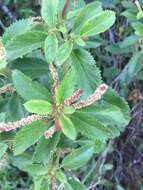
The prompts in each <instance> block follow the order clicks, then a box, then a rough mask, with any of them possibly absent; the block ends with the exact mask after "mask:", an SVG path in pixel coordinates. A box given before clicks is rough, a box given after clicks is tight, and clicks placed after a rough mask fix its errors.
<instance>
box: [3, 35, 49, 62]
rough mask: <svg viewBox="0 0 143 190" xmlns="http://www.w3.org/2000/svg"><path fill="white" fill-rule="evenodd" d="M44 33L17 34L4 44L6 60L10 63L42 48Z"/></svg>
mask: <svg viewBox="0 0 143 190" xmlns="http://www.w3.org/2000/svg"><path fill="white" fill-rule="evenodd" d="M45 38H46V33H44V32H40V31H29V32H26V33H23V34H19V35H17V36H15V37H14V38H12V39H11V40H10V41H8V42H7V43H6V46H5V47H6V52H7V59H8V60H10V61H12V60H14V59H16V58H19V57H22V56H24V55H26V54H27V53H30V52H31V51H33V50H36V49H38V48H41V47H43V45H44V40H45Z"/></svg>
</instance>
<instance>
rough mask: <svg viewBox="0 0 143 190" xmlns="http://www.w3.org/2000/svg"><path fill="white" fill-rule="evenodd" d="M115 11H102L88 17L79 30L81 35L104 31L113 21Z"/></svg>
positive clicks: (91, 34)
mask: <svg viewBox="0 0 143 190" xmlns="http://www.w3.org/2000/svg"><path fill="white" fill-rule="evenodd" d="M115 19H116V17H115V13H114V12H113V11H109V10H106V11H102V12H101V13H100V14H98V15H97V16H94V17H92V18H91V19H89V20H88V21H87V22H86V23H85V24H84V25H83V26H82V27H81V30H80V34H81V36H93V35H97V34H100V33H103V32H105V31H106V30H107V29H109V28H110V27H111V26H112V25H113V24H114V22H115Z"/></svg>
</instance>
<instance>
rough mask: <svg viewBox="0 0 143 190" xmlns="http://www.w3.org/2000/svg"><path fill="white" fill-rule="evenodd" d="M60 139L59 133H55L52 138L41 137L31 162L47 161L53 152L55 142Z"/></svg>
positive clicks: (55, 145)
mask: <svg viewBox="0 0 143 190" xmlns="http://www.w3.org/2000/svg"><path fill="white" fill-rule="evenodd" d="M59 140H60V133H55V134H54V135H53V137H52V138H49V139H45V138H44V137H43V138H41V140H40V142H39V144H38V145H37V146H36V149H35V152H34V155H33V158H32V160H33V162H35V163H47V162H48V161H49V160H50V159H51V157H52V155H53V154H54V152H55V150H56V147H57V144H58V142H59Z"/></svg>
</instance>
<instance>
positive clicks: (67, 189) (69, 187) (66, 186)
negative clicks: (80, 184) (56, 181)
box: [64, 183, 74, 190]
mask: <svg viewBox="0 0 143 190" xmlns="http://www.w3.org/2000/svg"><path fill="white" fill-rule="evenodd" d="M64 189H65V190H74V189H73V188H72V186H71V185H70V184H69V183H65V184H64Z"/></svg>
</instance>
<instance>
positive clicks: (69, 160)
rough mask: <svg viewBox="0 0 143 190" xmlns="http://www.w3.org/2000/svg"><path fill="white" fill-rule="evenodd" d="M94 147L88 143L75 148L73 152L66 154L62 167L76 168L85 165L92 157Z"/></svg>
mask: <svg viewBox="0 0 143 190" xmlns="http://www.w3.org/2000/svg"><path fill="white" fill-rule="evenodd" d="M93 153H94V147H93V146H91V145H86V146H83V147H81V148H78V149H75V150H74V151H73V152H72V153H71V154H69V155H68V156H66V157H65V158H64V160H63V162H62V167H64V168H68V169H73V170H76V169H78V168H80V167H82V166H84V165H85V164H86V163H87V162H88V161H89V160H90V159H91V157H92V155H93Z"/></svg>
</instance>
